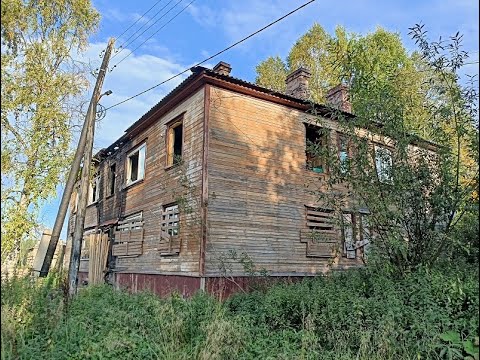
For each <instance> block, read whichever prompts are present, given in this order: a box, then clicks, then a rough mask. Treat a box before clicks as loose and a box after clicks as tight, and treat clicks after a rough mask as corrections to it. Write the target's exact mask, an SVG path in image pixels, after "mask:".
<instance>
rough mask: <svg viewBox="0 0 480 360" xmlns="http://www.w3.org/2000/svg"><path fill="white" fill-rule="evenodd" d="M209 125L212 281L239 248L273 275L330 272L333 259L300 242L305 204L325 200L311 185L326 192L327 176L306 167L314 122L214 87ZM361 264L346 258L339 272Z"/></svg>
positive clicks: (208, 255) (237, 270)
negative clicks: (308, 132) (308, 131)
mask: <svg viewBox="0 0 480 360" xmlns="http://www.w3.org/2000/svg"><path fill="white" fill-rule="evenodd" d="M209 121H210V123H209V131H210V133H209V136H210V143H209V149H208V179H209V180H208V181H209V183H208V184H209V185H208V186H209V189H208V194H209V203H208V220H207V224H208V225H207V226H208V239H207V244H206V274H207V276H208V275H210V276H212V275H218V274H222V271H221V270H219V268H220V267H221V266H222V262H225V258H228V253H229V252H230V251H231V250H234V251H235V252H236V253H237V254H238V255H240V254H241V253H242V252H245V253H246V254H247V255H248V256H249V258H250V259H251V260H252V261H253V264H254V265H255V266H256V267H257V269H260V268H265V269H266V270H267V271H269V273H270V274H272V275H295V274H298V275H301V274H315V273H322V272H325V271H326V270H327V264H328V263H329V261H331V259H325V258H313V257H307V256H306V244H305V243H302V242H301V241H300V231H301V230H307V227H306V221H305V205H306V204H314V203H315V202H316V200H317V199H316V197H315V196H313V195H310V194H309V193H308V192H307V191H306V186H307V187H309V188H310V189H317V190H321V189H322V179H323V178H322V175H317V174H314V173H312V172H311V171H309V170H307V169H306V160H305V125H304V124H303V122H304V121H306V122H312V123H315V119H314V117H313V116H311V115H307V114H305V113H303V112H301V111H297V110H293V109H289V108H287V107H284V106H281V105H277V104H274V103H271V102H267V101H264V100H259V99H256V98H253V97H250V96H247V95H241V94H238V93H234V92H231V91H228V90H224V89H220V88H218V87H212V89H211V103H210V118H209ZM325 126H328V127H335V124H334V123H333V122H331V121H328V120H325ZM335 138H336V136H332V139H331V140H332V141H335ZM359 264H360V261H359V260H347V259H344V258H340V259H339V260H338V261H336V264H334V267H344V268H346V267H350V266H358V265H359ZM232 266H233V267H232V269H233V272H232V275H235V274H242V270H243V267H242V265H240V264H238V262H233V264H232Z"/></svg>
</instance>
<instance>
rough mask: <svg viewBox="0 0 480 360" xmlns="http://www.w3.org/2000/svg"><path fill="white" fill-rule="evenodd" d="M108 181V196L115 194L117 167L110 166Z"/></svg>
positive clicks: (114, 165)
mask: <svg viewBox="0 0 480 360" xmlns="http://www.w3.org/2000/svg"><path fill="white" fill-rule="evenodd" d="M109 170H110V171H109V179H110V186H109V193H108V195H113V194H115V181H116V176H117V166H116V164H111V165H110V169H109Z"/></svg>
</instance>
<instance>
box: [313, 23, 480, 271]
mask: <svg viewBox="0 0 480 360" xmlns="http://www.w3.org/2000/svg"><path fill="white" fill-rule="evenodd" d="M411 35H412V37H413V39H414V40H415V41H416V42H417V44H418V46H419V52H418V54H417V56H418V60H419V61H420V62H422V63H424V64H425V65H427V66H428V69H429V72H430V73H431V74H432V76H431V77H430V78H429V79H426V83H424V84H422V86H421V87H420V88H419V89H423V91H425V93H423V94H421V95H422V96H423V97H424V98H425V99H428V101H426V102H424V103H423V108H422V109H420V110H421V113H422V114H425V117H426V119H428V121H430V124H431V129H430V135H431V137H432V138H434V139H435V140H436V143H432V142H430V141H425V140H423V139H421V138H419V137H418V136H417V135H415V134H412V132H411V127H410V126H409V125H410V123H409V122H410V121H411V120H412V118H411V117H410V116H412V115H413V114H412V112H411V111H412V109H415V107H416V106H418V103H417V102H416V101H417V99H416V98H415V97H414V96H407V97H404V98H402V97H399V96H398V86H399V84H401V83H402V82H403V81H404V76H405V72H404V69H403V68H402V67H398V66H392V67H389V68H387V70H388V71H386V72H385V73H384V74H383V76H377V75H376V72H375V69H374V68H373V67H372V66H370V65H368V66H363V65H362V64H353V63H346V65H345V70H346V71H345V73H348V71H349V70H351V69H364V70H362V71H356V72H352V74H353V76H352V77H351V78H350V95H351V101H352V102H354V103H355V104H356V107H355V109H356V110H355V115H356V118H355V120H353V121H352V120H351V119H344V118H342V114H340V113H338V114H337V116H338V118H339V126H340V131H341V132H342V133H343V134H344V136H345V137H346V138H347V139H348V141H349V145H348V146H349V155H348V157H347V159H346V160H345V159H341V158H340V157H339V152H338V148H337V147H336V146H331V147H327V148H325V149H324V150H323V152H324V153H320V154H319V156H324V157H325V158H326V159H327V162H328V168H329V176H328V178H327V180H326V183H327V190H326V191H325V192H323V193H321V194H319V197H320V198H321V200H322V201H323V202H325V203H327V204H329V205H330V206H333V207H334V208H335V209H339V211H341V210H342V209H344V208H345V207H348V208H353V209H355V210H356V211H359V209H368V212H369V215H368V218H369V220H368V222H369V224H370V228H371V229H372V230H373V231H374V233H375V240H374V245H375V249H376V251H377V253H378V254H380V255H381V259H382V261H383V260H385V259H388V260H390V264H393V265H394V269H397V270H398V269H400V270H401V271H402V272H405V271H407V270H408V269H410V268H411V267H416V266H419V265H431V264H432V263H434V262H435V261H436V260H437V259H438V258H439V257H440V256H442V255H447V256H448V255H449V254H451V251H452V250H455V242H456V236H455V235H456V234H458V233H459V231H458V230H456V229H457V227H458V224H459V223H460V224H461V223H462V222H461V220H462V218H463V216H464V215H465V214H466V213H468V212H471V211H472V209H475V208H476V209H478V196H476V195H475V194H476V193H475V190H476V189H477V188H478V162H477V163H473V162H472V163H471V164H470V165H469V166H465V165H466V164H465V160H463V159H462V155H463V156H464V157H465V158H467V159H478V147H476V144H478V112H477V111H478V110H477V106H478V92H477V90H476V87H475V86H474V85H473V84H471V83H467V84H465V85H462V84H461V83H460V79H459V75H458V70H459V69H460V68H461V67H462V64H463V63H464V61H465V59H466V58H467V57H468V55H467V53H465V52H463V51H462V50H461V48H462V45H461V36H460V35H458V34H457V35H455V36H452V37H451V38H450V39H448V40H447V41H439V42H430V41H429V40H428V38H427V37H426V32H425V31H424V29H423V26H420V25H417V26H415V27H414V28H412V29H411ZM353 61H355V57H353V58H352V62H353ZM359 129H366V131H363V132H362V133H361V134H360V132H359ZM373 144H375V145H373ZM380 146H381V147H382V148H383V149H388V151H389V153H390V155H389V156H388V158H389V159H388V161H382V159H381V156H382V155H380V156H379V152H378V151H377V148H378V147H380ZM379 162H380V163H382V162H383V163H384V164H385V163H386V164H387V166H386V167H385V168H384V169H383V173H382V171H381V169H380V167H379ZM385 172H386V174H385ZM340 188H343V189H346V190H347V191H346V192H341V191H338V189H340ZM476 213H478V210H476ZM477 227H478V222H477ZM477 243H478V241H477ZM463 245H464V246H465V244H463ZM470 245H472V244H470ZM473 245H474V244H473Z"/></svg>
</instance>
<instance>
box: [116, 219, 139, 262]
mask: <svg viewBox="0 0 480 360" xmlns="http://www.w3.org/2000/svg"><path fill="white" fill-rule="evenodd" d="M142 253H143V214H142V212H138V213H135V214H132V215H129V216H127V217H126V218H124V219H123V220H122V221H119V222H118V225H117V229H116V231H115V243H114V244H113V248H112V254H113V256H139V255H141V254H142Z"/></svg>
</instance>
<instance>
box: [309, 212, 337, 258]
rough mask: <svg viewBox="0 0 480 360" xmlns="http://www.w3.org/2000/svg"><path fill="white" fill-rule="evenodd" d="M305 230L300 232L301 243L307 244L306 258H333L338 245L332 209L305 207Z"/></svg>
mask: <svg viewBox="0 0 480 360" xmlns="http://www.w3.org/2000/svg"><path fill="white" fill-rule="evenodd" d="M305 218H306V223H307V230H303V231H302V232H301V239H300V240H301V241H302V242H304V243H306V244H307V254H306V255H307V256H308V257H320V258H331V257H335V254H336V251H337V248H338V245H339V233H338V231H337V230H336V226H335V223H336V219H335V213H334V211H333V210H332V209H323V208H314V207H310V206H306V207H305Z"/></svg>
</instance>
